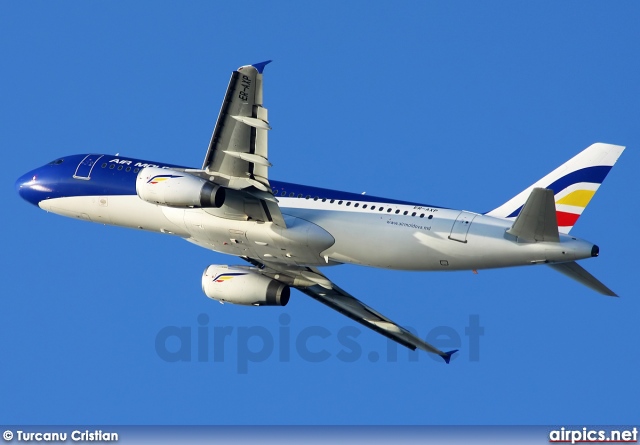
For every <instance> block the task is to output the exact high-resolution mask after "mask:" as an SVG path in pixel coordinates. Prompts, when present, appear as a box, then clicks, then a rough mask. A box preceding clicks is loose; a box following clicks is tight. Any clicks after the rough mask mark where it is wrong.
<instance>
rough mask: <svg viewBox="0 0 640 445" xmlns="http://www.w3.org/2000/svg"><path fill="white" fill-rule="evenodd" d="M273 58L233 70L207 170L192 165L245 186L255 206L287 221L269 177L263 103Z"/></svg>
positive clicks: (279, 220)
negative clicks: (264, 83)
mask: <svg viewBox="0 0 640 445" xmlns="http://www.w3.org/2000/svg"><path fill="white" fill-rule="evenodd" d="M269 62H271V61H270V60H269V61H266V62H261V63H256V64H255V65H246V66H242V67H240V68H238V69H237V70H236V71H234V72H233V73H231V80H230V81H229V86H228V87H227V92H226V94H225V96H224V100H223V102H222V107H221V108H220V113H219V115H218V120H217V121H216V126H215V128H214V130H213V134H212V135H211V141H210V142H209V149H208V150H207V155H206V156H205V158H204V163H203V165H202V170H188V171H189V173H192V174H195V175H198V176H201V177H204V178H207V179H210V180H212V181H214V182H215V183H217V184H219V185H221V186H223V187H225V188H227V189H232V190H239V191H242V192H243V195H244V196H245V198H244V199H245V201H246V202H247V207H252V205H250V203H249V201H253V202H255V203H256V204H257V205H258V208H259V210H260V211H259V212H258V214H260V215H264V217H266V219H267V220H269V221H272V222H274V223H275V224H277V225H279V226H282V227H286V225H285V223H284V219H283V218H282V213H281V212H280V208H279V207H278V204H277V203H278V200H277V199H276V198H275V197H274V196H273V192H272V190H271V186H270V184H269V179H268V176H269V175H268V168H269V167H271V163H270V162H269V160H268V150H267V149H268V145H267V133H268V131H269V130H270V129H271V126H270V125H269V121H268V116H267V109H266V108H265V107H264V106H263V103H262V72H263V70H264V67H265V66H266V65H267V64H268V63H269ZM253 207H255V206H253ZM253 207H252V208H253ZM249 216H251V215H249ZM260 219H262V217H261V218H260Z"/></svg>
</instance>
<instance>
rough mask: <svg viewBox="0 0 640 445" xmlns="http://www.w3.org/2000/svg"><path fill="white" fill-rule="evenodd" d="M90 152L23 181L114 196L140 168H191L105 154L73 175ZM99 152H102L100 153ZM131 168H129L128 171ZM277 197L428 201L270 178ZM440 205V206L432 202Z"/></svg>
mask: <svg viewBox="0 0 640 445" xmlns="http://www.w3.org/2000/svg"><path fill="white" fill-rule="evenodd" d="M86 156H87V155H86V154H80V155H72V156H65V157H63V158H60V159H62V162H61V163H59V164H47V165H44V166H42V167H40V168H37V169H35V170H33V171H31V172H29V173H27V174H25V175H24V176H23V177H22V178H20V180H19V182H20V181H21V180H23V178H26V177H27V176H29V178H31V176H36V177H37V183H38V185H39V186H40V188H41V189H44V190H49V191H47V192H43V193H42V197H41V199H40V200H42V199H52V198H63V197H70V196H112V195H121V196H122V195H135V194H136V177H137V174H138V171H139V169H142V168H144V167H149V166H151V167H160V168H162V167H166V168H190V167H184V166H179V165H174V164H163V163H156V162H152V161H145V160H141V159H132V158H122V157H118V156H113V155H103V157H102V158H100V159H99V160H98V162H97V163H96V165H95V166H94V168H93V170H92V171H91V178H90V179H88V180H87V179H78V178H74V177H73V175H74V173H75V172H76V169H77V167H78V165H79V164H80V163H81V162H82V161H83V159H85V157H86ZM98 156H99V155H98ZM127 168H129V171H127ZM270 183H271V187H272V189H273V192H274V194H275V196H276V197H300V198H307V197H308V198H309V199H313V198H318V199H327V200H331V199H334V200H344V201H360V202H379V203H388V204H404V205H416V206H417V205H425V204H420V203H414V202H409V201H401V200H394V199H386V198H380V197H376V196H369V195H361V194H358V193H349V192H342V191H338V190H330V189H324V188H320V187H310V186H305V185H299V184H292V183H288V182H280V181H273V180H272V181H270ZM429 207H436V206H429Z"/></svg>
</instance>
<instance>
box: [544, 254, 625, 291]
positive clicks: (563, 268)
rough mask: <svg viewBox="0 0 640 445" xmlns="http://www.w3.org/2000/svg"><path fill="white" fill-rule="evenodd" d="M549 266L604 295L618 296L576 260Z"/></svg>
mask: <svg viewBox="0 0 640 445" xmlns="http://www.w3.org/2000/svg"><path fill="white" fill-rule="evenodd" d="M548 266H549V267H551V268H552V269H554V270H557V271H558V272H560V273H561V274H564V275H566V276H567V277H569V278H571V279H573V280H576V281H577V282H578V283H581V284H584V285H585V286H587V287H589V288H591V289H593V290H595V291H596V292H599V293H601V294H602V295H607V296H609V297H617V296H618V295H616V293H615V292H614V291H612V290H611V289H609V288H608V287H607V286H605V285H604V284H602V282H601V281H600V280H598V279H597V278H596V277H594V276H593V275H591V274H590V273H589V272H587V271H586V270H585V269H584V268H583V267H582V266H580V265H579V264H578V263H576V262H575V261H571V262H569V263H554V264H548Z"/></svg>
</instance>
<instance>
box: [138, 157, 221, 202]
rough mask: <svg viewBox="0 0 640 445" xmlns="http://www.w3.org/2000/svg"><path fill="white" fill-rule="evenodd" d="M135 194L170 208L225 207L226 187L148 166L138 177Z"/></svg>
mask: <svg viewBox="0 0 640 445" xmlns="http://www.w3.org/2000/svg"><path fill="white" fill-rule="evenodd" d="M136 193H137V194H138V196H139V197H140V199H142V200H143V201H147V202H150V203H151V204H159V205H163V206H167V207H179V208H191V207H222V204H224V199H225V190H224V188H222V187H220V186H219V185H217V184H214V183H213V182H209V181H207V180H205V179H202V178H199V177H197V176H194V175H190V174H189V173H184V172H179V171H176V170H168V169H166V168H157V167H145V168H143V169H142V170H140V172H139V173H138V177H137V178H136Z"/></svg>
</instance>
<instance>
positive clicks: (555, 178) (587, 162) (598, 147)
mask: <svg viewBox="0 0 640 445" xmlns="http://www.w3.org/2000/svg"><path fill="white" fill-rule="evenodd" d="M624 148H625V147H622V146H620V145H611V144H603V143H596V144H593V145H591V146H590V147H588V148H586V149H585V150H583V151H582V152H580V153H579V154H578V155H576V156H574V157H573V158H571V159H570V160H569V161H567V162H565V163H564V164H562V165H561V166H560V167H558V168H557V169H555V170H554V171H552V172H551V173H549V174H548V175H547V176H545V177H544V178H542V179H540V180H539V181H538V182H536V183H535V184H533V185H531V186H530V187H528V188H526V189H525V190H523V191H522V192H520V193H519V194H518V195H516V196H515V197H513V198H512V199H510V200H509V201H507V202H506V203H504V204H503V205H501V206H500V207H498V208H496V209H494V210H492V211H490V212H488V213H487V215H489V216H494V217H496V218H505V219H511V218H515V217H517V216H518V215H519V214H520V212H521V210H522V208H523V207H524V204H525V202H526V201H527V199H528V198H529V195H531V192H532V191H533V189H535V188H543V189H551V190H553V194H554V201H555V205H556V218H557V222H558V229H559V231H560V233H569V231H570V230H571V229H572V228H573V225H574V224H575V223H576V221H577V220H578V218H579V217H580V215H581V214H582V212H583V211H584V209H585V208H586V207H587V204H589V202H590V201H591V198H593V195H594V194H595V193H596V191H597V190H598V188H599V187H600V184H602V181H604V178H605V177H606V176H607V174H608V173H609V171H610V170H611V168H612V167H613V165H614V164H615V163H616V161H617V160H618V158H619V157H620V155H621V154H622V151H623V150H624Z"/></svg>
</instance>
